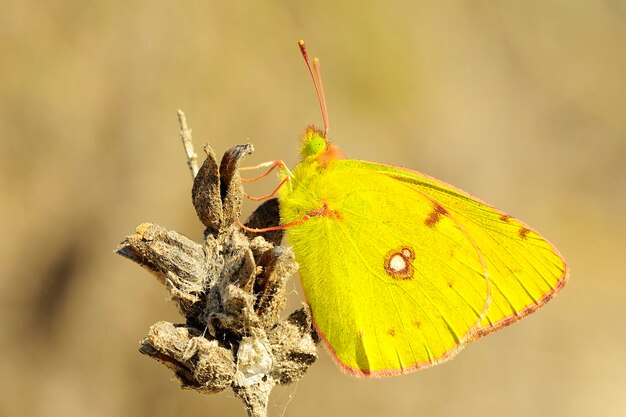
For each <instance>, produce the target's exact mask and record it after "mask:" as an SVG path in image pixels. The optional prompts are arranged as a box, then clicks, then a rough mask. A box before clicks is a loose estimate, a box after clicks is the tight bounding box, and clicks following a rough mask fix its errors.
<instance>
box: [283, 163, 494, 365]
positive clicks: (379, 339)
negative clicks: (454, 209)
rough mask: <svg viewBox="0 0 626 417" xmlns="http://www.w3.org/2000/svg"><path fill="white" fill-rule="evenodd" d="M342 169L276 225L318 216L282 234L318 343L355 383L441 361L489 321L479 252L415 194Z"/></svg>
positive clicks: (295, 197) (299, 194) (309, 186)
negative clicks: (290, 249)
mask: <svg viewBox="0 0 626 417" xmlns="http://www.w3.org/2000/svg"><path fill="white" fill-rule="evenodd" d="M345 162H349V161H344V160H338V161H334V162H333V165H332V167H331V168H329V169H328V170H327V171H325V172H324V173H323V174H321V175H315V176H311V177H307V178H308V179H307V181H308V182H307V183H306V184H302V183H301V184H298V187H297V188H295V189H294V191H293V192H291V193H288V194H286V195H285V196H281V202H280V204H281V221H282V222H283V223H288V222H291V221H294V220H297V219H299V218H301V217H302V216H303V215H304V214H306V213H318V214H320V215H318V216H314V217H313V218H311V219H310V220H308V221H305V222H303V223H301V224H298V225H296V226H292V227H289V228H288V229H287V235H288V238H289V242H290V244H291V245H292V246H293V248H294V252H295V254H296V258H297V259H298V263H299V264H300V276H301V280H302V284H303V287H304V290H305V293H306V296H307V300H308V302H309V304H310V305H311V309H312V311H313V317H314V320H315V324H316V327H317V329H318V331H319V333H320V334H321V336H322V337H323V338H324V339H325V341H326V342H327V344H328V346H329V347H330V349H331V351H332V352H333V353H334V355H335V357H336V359H337V360H338V362H339V363H340V364H341V365H342V366H343V368H344V369H346V370H347V371H348V372H351V373H353V374H356V375H393V374H399V373H403V372H406V371H410V370H414V369H417V368H420V367H424V366H428V365H431V364H434V363H437V362H440V361H442V360H445V359H447V358H448V357H450V356H452V355H453V354H454V353H455V352H456V351H458V350H459V349H460V348H461V347H462V346H463V344H464V343H465V342H466V341H467V340H468V339H470V338H471V337H472V335H473V334H474V332H475V331H476V330H477V328H478V327H479V325H480V323H481V321H482V320H483V319H484V318H485V316H486V314H487V309H488V304H489V300H490V295H489V294H490V283H489V278H488V277H487V276H486V267H485V262H484V260H483V259H482V255H481V253H480V251H479V250H478V249H477V246H476V244H475V242H473V240H472V239H471V237H470V236H469V233H468V231H466V230H465V228H464V226H463V225H461V224H460V223H459V222H458V221H457V220H456V219H455V217H454V216H453V215H452V214H451V213H449V212H448V211H447V210H446V209H445V208H444V207H443V206H441V205H440V204H439V203H438V202H437V201H436V200H434V199H433V198H431V197H430V196H428V195H426V194H424V193H423V192H422V191H420V190H419V189H417V188H416V187H414V186H413V185H412V184H408V183H406V182H403V181H398V180H397V179H395V178H392V177H390V176H388V175H385V174H379V173H376V172H374V171H371V170H369V169H366V168H362V167H358V166H357V167H355V166H352V165H351V164H346V163H345ZM297 174H298V173H297V172H296V175H297ZM303 178H304V177H303Z"/></svg>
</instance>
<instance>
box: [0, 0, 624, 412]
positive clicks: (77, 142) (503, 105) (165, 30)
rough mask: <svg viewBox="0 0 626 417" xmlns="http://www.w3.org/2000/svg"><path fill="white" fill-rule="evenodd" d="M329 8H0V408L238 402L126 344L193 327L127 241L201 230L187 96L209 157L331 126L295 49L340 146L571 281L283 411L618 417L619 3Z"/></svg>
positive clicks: (288, 397) (280, 398) (322, 378)
mask: <svg viewBox="0 0 626 417" xmlns="http://www.w3.org/2000/svg"><path fill="white" fill-rule="evenodd" d="M337 3H338V2H334V1H324V0H322V1H320V0H318V1H308V2H291V1H273V2H272V1H266V2H258V3H243V2H217V1H185V2H174V1H160V0H152V1H92V2H83V1H75V0H74V1H70V0H67V1H52V2H37V1H21V2H10V3H7V4H5V5H4V6H3V8H2V9H3V10H2V13H1V14H0V42H1V44H0V45H1V48H2V51H1V54H0V64H1V65H0V71H1V72H0V192H1V194H0V195H1V197H0V198H1V204H0V222H1V228H2V234H3V239H2V243H0V248H1V251H0V265H1V271H2V273H1V276H0V297H1V298H0V306H1V308H2V311H1V312H0V317H1V319H2V324H1V325H0V349H1V350H2V354H1V355H0V416H46V417H48V416H49V417H56V416H63V417H75V416H95V417H100V416H138V417H140V416H150V417H161V416H163V417H166V416H167V417H169V416H217V415H219V416H231V415H232V416H243V415H245V413H244V410H243V408H242V407H241V406H240V404H239V402H238V400H236V399H235V398H234V397H233V395H232V393H230V392H227V393H222V394H218V395H215V396H210V397H209V396H201V395H198V394H196V393H193V392H186V391H181V390H179V389H178V387H177V384H176V383H174V382H172V381H171V374H170V372H169V371H168V370H167V369H165V368H164V367H163V366H161V365H159V364H157V363H156V362H153V361H152V360H150V359H148V358H146V357H142V356H141V355H140V354H139V353H138V352H137V347H138V341H139V340H140V339H141V338H142V337H143V336H144V335H145V334H146V332H147V329H148V328H149V326H150V325H151V324H152V323H154V322H156V321H158V320H169V321H173V322H177V321H179V320H180V319H179V317H178V314H177V312H176V310H175V308H174V307H173V306H172V305H171V304H168V303H167V301H166V293H165V291H164V289H163V288H162V287H161V285H160V284H158V283H157V282H156V280H154V279H153V278H152V277H151V276H150V275H149V274H148V273H146V272H145V271H143V270H141V269H140V268H138V267H137V266H136V265H134V264H133V263H131V262H129V261H127V260H125V259H123V258H121V257H119V256H117V255H115V254H114V253H113V250H114V249H115V247H116V246H117V244H118V242H119V241H121V240H122V238H123V237H124V236H126V235H128V234H130V233H132V232H133V231H134V228H135V226H137V225H138V224H139V223H142V222H145V221H152V222H156V223H159V224H161V225H163V226H166V227H168V228H171V229H176V230H177V231H179V232H181V233H184V234H186V235H187V236H189V237H191V238H193V239H196V240H200V239H201V235H202V228H201V225H200V223H199V221H198V220H197V219H196V217H195V213H194V211H193V208H192V205H191V201H190V189H191V178H190V175H189V172H188V170H187V166H186V164H185V157H184V154H183V150H182V146H181V144H180V141H179V139H178V125H177V120H176V109H178V108H181V109H183V110H184V111H185V112H186V114H187V117H188V120H189V124H190V126H191V127H192V129H193V132H194V140H195V143H196V147H197V148H198V150H200V149H201V146H202V145H203V144H204V143H206V142H210V143H211V145H212V146H213V147H214V148H215V149H216V151H217V152H218V153H221V152H223V151H224V150H225V149H226V148H227V147H230V146H232V145H234V144H238V143H243V142H245V141H246V139H247V138H249V139H250V140H251V141H252V143H253V144H254V145H255V146H256V148H257V151H256V153H255V154H254V155H253V157H251V158H250V159H248V162H249V163H250V164H252V163H259V162H262V161H266V160H270V159H284V160H285V161H286V162H287V163H288V164H289V165H293V164H295V163H296V162H297V152H298V143H297V137H298V135H299V133H300V132H301V131H302V129H303V128H304V127H305V126H306V125H307V124H309V123H317V124H319V123H320V115H319V111H318V108H317V104H316V102H315V98H314V92H313V89H312V85H311V82H310V79H309V76H308V74H307V72H306V69H305V66H304V64H303V62H302V59H301V57H300V56H299V53H298V50H297V46H296V41H297V40H298V39H300V38H303V39H306V40H307V43H308V46H309V50H310V53H311V54H312V55H318V56H320V57H321V62H322V72H323V74H324V82H325V87H326V91H327V97H328V106H329V112H330V121H331V137H332V138H333V140H334V142H335V143H336V144H338V145H339V146H341V147H342V149H343V150H344V152H345V153H346V154H347V155H349V156H350V157H353V158H361V159H371V160H378V161H383V162H387V163H392V164H397V165H404V166H408V167H412V168H414V169H418V170H420V171H423V172H426V173H429V174H431V175H434V176H436V177H438V178H441V179H443V180H446V181H448V182H450V183H452V184H455V185H457V186H459V187H461V188H463V189H465V190H467V191H469V192H472V193H473V194H475V195H478V196H480V197H482V198H483V199H485V200H487V201H489V202H492V203H493V204H495V205H496V206H497V207H499V208H501V209H503V210H505V211H508V212H510V213H511V214H513V215H516V216H518V217H520V218H522V219H524V220H526V221H527V222H528V223H529V224H531V225H532V226H534V227H536V228H537V229H539V230H540V231H541V232H542V233H543V234H545V235H546V236H547V237H548V238H549V239H550V240H551V241H553V242H554V243H555V244H556V245H557V246H558V247H559V248H560V250H561V251H562V253H563V255H564V256H565V258H566V259H567V260H568V262H569V264H570V266H571V269H572V276H571V281H570V284H569V285H568V286H567V287H566V288H565V290H564V291H563V293H562V294H561V295H560V296H559V297H558V298H557V299H555V300H554V301H553V302H551V303H550V304H549V305H548V306H547V307H546V308H545V309H543V310H542V311H541V312H539V313H538V314H535V315H533V316H532V317H530V318H528V319H527V320H524V321H523V322H521V323H519V324H516V325H515V326H512V327H510V328H507V329H505V330H504V331H502V332H499V333H497V334H494V335H492V336H489V337H487V338H485V339H483V340H481V341H479V342H478V343H475V344H472V345H471V346H469V347H468V348H467V349H466V350H465V351H464V352H462V354H461V355H459V356H458V357H457V358H456V359H455V360H453V361H451V362H448V363H445V364H443V365H440V366H437V367H434V368H431V369H428V370H425V371H422V372H419V373H415V374H411V375H408V376H404V377H399V378H394V379H386V380H356V379H352V378H350V377H347V376H345V375H343V374H342V373H341V372H340V371H339V369H338V368H336V367H335V366H334V365H333V364H332V362H331V360H330V359H329V357H328V355H327V354H326V353H325V352H320V359H319V361H318V362H317V363H316V364H315V365H314V366H313V367H312V368H311V370H310V371H309V373H308V374H307V375H306V376H305V378H304V379H303V380H302V381H301V382H300V383H298V384H297V385H295V386H292V387H287V388H282V389H277V390H276V391H275V394H274V395H273V398H272V403H271V405H270V415H273V416H281V415H285V416H311V415H329V416H343V415H356V414H358V415H360V416H431V417H436V416H453V415H454V416H458V415H462V416H464V417H471V416H498V415H499V416H511V417H515V416H590V415H598V416H619V415H626V394H625V393H626V364H625V363H626V362H625V361H624V353H625V350H624V346H626V332H625V331H624V330H625V325H624V317H625V313H626V308H625V307H624V306H625V304H626V272H625V271H626V240H625V239H624V236H625V235H626V221H625V220H624V215H625V214H626V3H625V2H624V1H619V0H606V1H596V2H584V1H566V0H561V1H554V2H540V1H538V2H527V1H510V2H493V1H467V2H448V1H443V2H426V1H422V2H410V1H405V2H398V3H395V4H392V3H384V4H383V3H382V2H380V4H365V3H354V2H353V3H347V2H346V4H344V5H341V4H337ZM275 185H276V182H275V181H274V180H273V179H272V178H270V179H268V180H267V181H261V184H255V185H254V186H252V187H250V188H249V189H250V192H251V193H252V194H255V195H260V193H263V192H266V191H269V190H271V189H272V188H273V187H274V186H275ZM253 207H254V206H253V205H252V204H250V205H248V206H247V207H246V213H249V212H250V210H252V209H253ZM244 216H245V214H244ZM296 291H299V285H298V283H297V279H295V278H294V281H293V288H292V294H291V296H292V299H293V301H294V303H296V302H297V299H298V297H297V294H296Z"/></svg>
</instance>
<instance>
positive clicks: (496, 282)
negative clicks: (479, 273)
mask: <svg viewBox="0 0 626 417" xmlns="http://www.w3.org/2000/svg"><path fill="white" fill-rule="evenodd" d="M341 163H342V164H345V165H347V166H350V167H351V168H353V169H356V170H360V169H364V170H368V171H372V172H376V173H379V174H383V175H386V176H389V177H390V178H393V179H395V180H398V181H400V182H402V183H404V184H408V185H410V186H412V187H414V188H415V189H416V190H419V191H420V192H421V193H423V194H424V195H427V196H428V197H430V198H432V199H433V200H434V201H437V202H438V203H439V204H440V205H441V206H442V207H444V208H445V209H446V210H447V211H448V212H449V213H450V215H451V216H452V217H454V219H456V220H457V221H458V222H459V223H460V224H461V225H462V226H463V228H464V229H465V231H466V232H467V234H468V235H469V236H470V237H471V239H472V240H473V241H474V242H475V243H476V245H477V246H478V249H479V251H480V253H481V255H482V258H483V260H484V262H485V266H486V268H487V272H488V274H489V279H490V283H491V304H490V307H489V311H488V313H487V315H486V317H485V318H484V320H483V321H482V323H481V325H480V327H479V328H478V329H477V330H476V331H475V335H474V338H477V337H480V336H482V335H485V334H488V333H491V332H493V331H495V330H498V329H500V328H502V327H504V326H507V325H509V324H511V323H513V322H515V321H517V320H519V319H521V318H523V317H525V316H527V315H528V314H530V313H532V312H534V311H536V310H537V309H538V308H540V307H541V306H543V305H544V304H545V303H546V302H548V301H549V300H550V299H551V298H552V297H554V295H556V293H557V292H558V291H559V290H560V289H561V288H563V286H564V285H565V283H566V282H567V279H568V276H569V270H568V267H567V265H566V263H565V261H564V260H563V258H562V257H561V255H560V254H559V252H558V250H557V249H556V248H555V247H554V246H552V244H551V243H550V242H548V241H547V240H546V239H545V238H543V237H542V236H540V235H539V234H538V233H537V232H536V231H535V230H533V229H532V228H530V227H529V226H527V225H526V224H524V223H523V222H521V221H519V220H517V219H515V218H513V217H511V216H509V215H507V214H505V213H503V212H501V211H499V210H497V209H495V208H493V207H491V206H490V205H488V204H486V203H484V202H482V201H480V200H478V199H476V198H475V197H473V196H471V195H469V194H468V193H466V192H464V191H461V190H459V189H457V188H455V187H453V186H451V185H449V184H446V183H444V182H442V181H439V180H437V179H435V178H432V177H429V176H427V175H424V174H421V173H419V172H416V171H411V170H408V169H405V168H400V167H394V166H389V165H383V164H377V163H372V162H366V161H354V160H345V161H341Z"/></svg>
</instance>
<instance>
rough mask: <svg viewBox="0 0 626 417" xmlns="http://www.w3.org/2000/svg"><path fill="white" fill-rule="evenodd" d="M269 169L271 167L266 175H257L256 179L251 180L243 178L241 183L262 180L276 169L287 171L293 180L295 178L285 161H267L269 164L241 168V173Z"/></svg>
mask: <svg viewBox="0 0 626 417" xmlns="http://www.w3.org/2000/svg"><path fill="white" fill-rule="evenodd" d="M267 167H269V169H268V170H267V172H265V173H264V174H261V175H257V176H256V177H254V178H249V179H244V178H242V179H241V182H253V181H257V180H260V179H261V178H264V177H266V176H268V175H269V174H270V173H271V172H272V171H273V170H274V169H276V168H280V169H282V170H283V171H285V172H286V173H287V176H288V177H291V178H293V177H294V175H293V173H292V172H291V171H290V170H289V168H287V165H286V164H285V163H284V162H283V161H267V162H263V163H262V164H259V165H255V166H251V167H241V168H239V171H252V170H256V169H261V168H267Z"/></svg>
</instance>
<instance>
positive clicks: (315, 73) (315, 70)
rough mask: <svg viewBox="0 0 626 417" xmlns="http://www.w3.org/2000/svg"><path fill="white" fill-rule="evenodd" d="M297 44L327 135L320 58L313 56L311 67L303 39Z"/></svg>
mask: <svg viewBox="0 0 626 417" xmlns="http://www.w3.org/2000/svg"><path fill="white" fill-rule="evenodd" d="M298 46H299V47H300V53H301V54H302V58H304V62H305V63H306V66H307V68H308V69H309V74H311V79H312V80H313V85H314V86H315V94H317V102H318V103H319V105H320V110H321V111H322V120H323V122H324V137H326V136H327V135H328V127H329V126H328V111H327V108H326V96H325V95H324V86H323V84H322V73H321V71H320V60H319V59H317V58H313V67H311V62H310V61H309V54H307V52H306V45H305V44H304V41H303V40H300V41H298Z"/></svg>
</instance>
